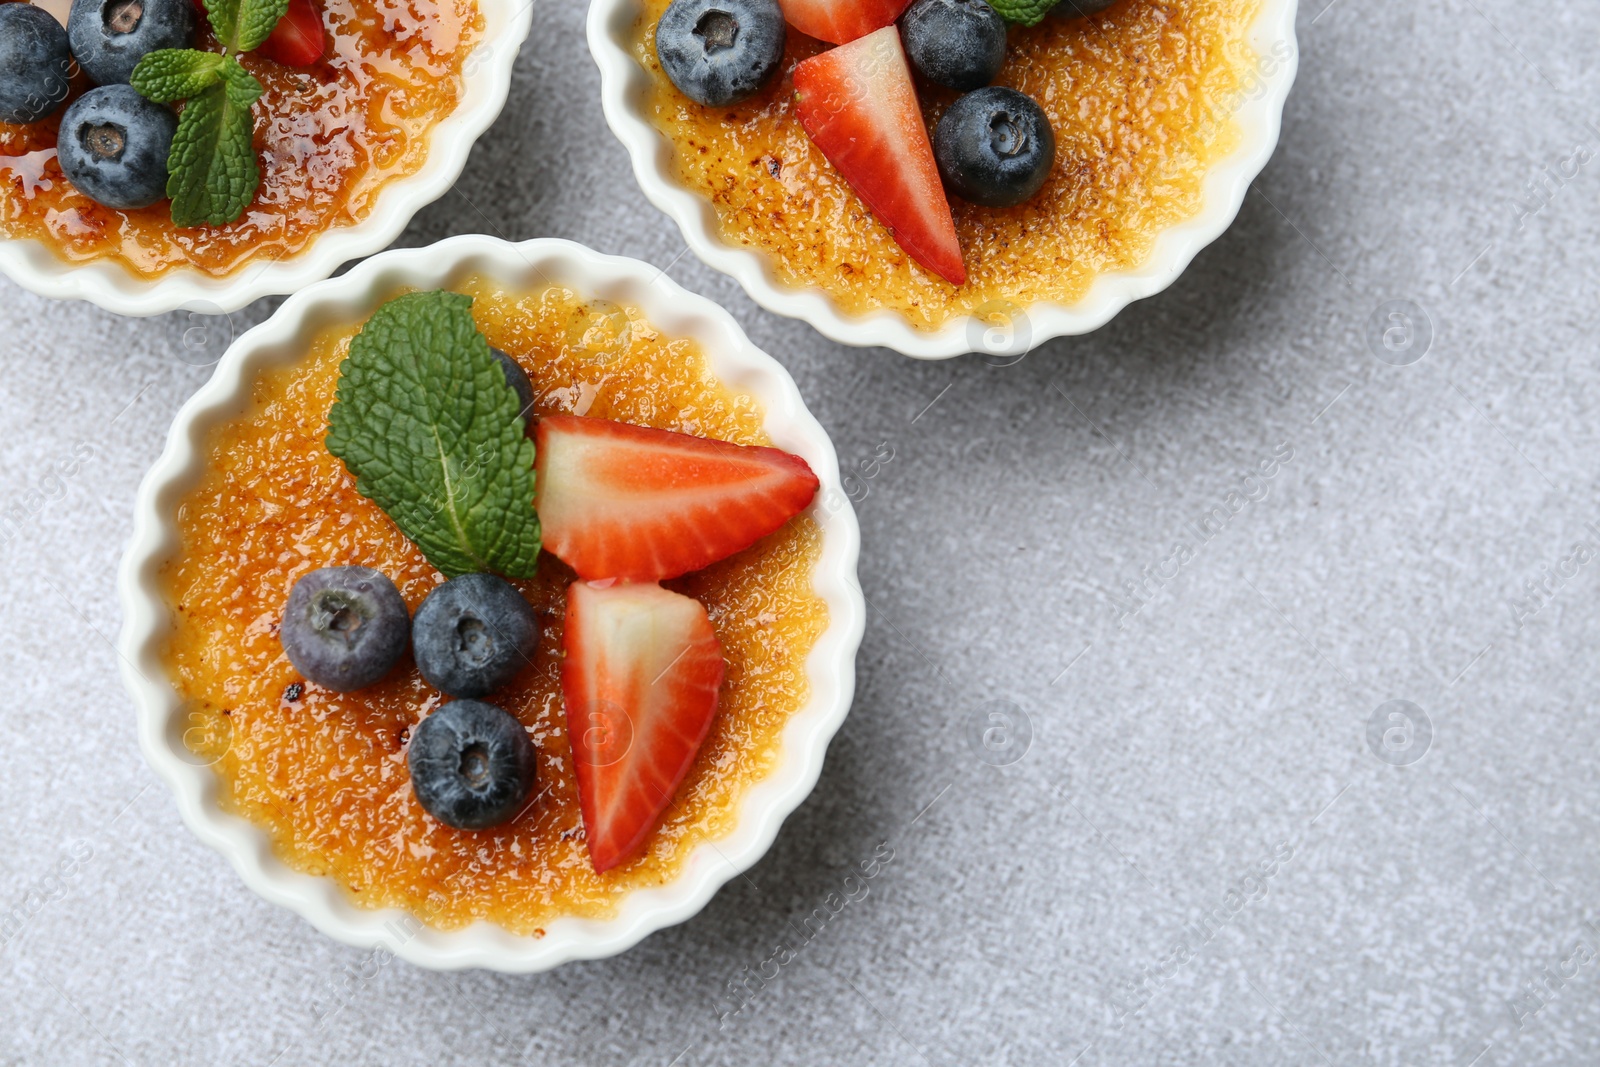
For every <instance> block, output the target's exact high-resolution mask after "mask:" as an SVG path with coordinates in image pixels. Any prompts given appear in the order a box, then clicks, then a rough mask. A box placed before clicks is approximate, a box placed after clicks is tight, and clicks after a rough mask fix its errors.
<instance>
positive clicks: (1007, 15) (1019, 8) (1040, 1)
mask: <svg viewBox="0 0 1600 1067" xmlns="http://www.w3.org/2000/svg"><path fill="white" fill-rule="evenodd" d="M1058 2H1059V0H989V6H990V7H992V8H994V9H995V11H997V12H998V13H999V15H1000V17H1001V18H1003V19H1005V20H1006V21H1007V22H1013V23H1016V24H1017V25H1019V26H1037V25H1038V24H1039V20H1040V19H1042V18H1044V16H1045V14H1046V13H1047V12H1048V11H1049V10H1050V9H1051V8H1053V7H1055V6H1056V4H1057V3H1058Z"/></svg>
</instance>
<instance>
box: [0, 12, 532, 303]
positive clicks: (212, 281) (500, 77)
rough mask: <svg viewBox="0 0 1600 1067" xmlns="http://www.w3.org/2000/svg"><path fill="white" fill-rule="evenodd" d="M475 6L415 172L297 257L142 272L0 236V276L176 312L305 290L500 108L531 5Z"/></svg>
mask: <svg viewBox="0 0 1600 1067" xmlns="http://www.w3.org/2000/svg"><path fill="white" fill-rule="evenodd" d="M478 10H479V11H480V12H481V13H482V14H483V21H484V27H483V38H482V40H481V41H480V43H479V44H478V46H477V47H476V48H474V49H473V50H472V52H471V53H469V54H468V56H467V59H466V62H465V63H464V64H463V66H462V83H463V87H462V94H461V100H460V103H459V104H458V105H457V107H456V109H455V111H453V112H452V113H451V114H450V115H448V116H446V117H445V118H444V119H442V120H441V121H440V122H439V123H438V124H437V125H436V126H434V128H433V130H432V131H431V132H430V134H429V143H428V155H427V158H426V159H425V160H424V161H423V164H422V167H421V169H419V170H418V171H417V172H416V173H414V174H411V175H408V176H406V177H403V178H396V179H394V180H393V181H390V182H388V183H386V184H385V185H384V186H383V187H382V188H381V189H380V190H379V191H378V198H377V200H376V202H375V203H374V204H373V205H372V210H371V211H370V213H369V214H368V215H367V217H366V218H365V219H363V220H361V221H360V222H358V223H356V224H355V225H353V226H338V227H334V228H333V229H330V230H327V231H325V232H324V233H322V234H320V235H319V236H317V237H316V238H314V239H313V240H312V242H311V244H309V245H308V246H306V248H304V249H303V250H301V251H300V252H299V253H297V254H295V255H292V256H286V257H284V258H283V259H279V260H275V261H271V262H265V263H253V262H250V263H246V264H244V265H243V266H241V267H239V268H238V269H237V270H234V271H233V272H232V273H230V274H228V275H227V276H225V277H221V278H216V277H213V276H211V275H209V274H206V273H205V272H203V271H200V270H196V269H195V268H193V267H178V268H175V269H173V270H171V271H169V272H168V273H166V274H163V275H161V276H159V277H155V278H145V277H141V276H140V275H138V274H136V273H134V271H133V270H132V269H130V268H129V267H128V266H126V265H125V264H123V263H121V262H119V261H116V260H110V259H99V260H94V261H92V262H89V263H81V264H75V263H69V262H67V261H66V260H65V259H62V258H61V257H60V256H58V255H57V254H56V253H55V252H54V251H52V250H51V249H50V248H49V247H47V246H46V245H44V244H43V243H42V242H39V241H35V240H31V239H29V240H7V239H5V238H0V274H4V275H5V276H6V277H8V278H10V279H11V280H12V281H14V282H16V283H17V284H18V285H20V286H22V287H23V288H24V289H28V290H30V291H32V292H35V293H38V294H39V295H40V296H48V297H53V298H55V299H58V300H87V301H89V302H90V303H92V304H98V305H99V306H100V307H103V308H105V309H106V310H107V311H113V312H116V313H117V314H119V315H138V316H143V315H161V314H165V313H167V312H169V311H177V310H180V309H182V310H186V311H195V312H199V313H201V314H206V315H222V314H227V313H230V312H234V311H237V310H239V309H240V308H242V307H244V306H245V305H246V304H249V303H252V302H253V301H256V300H259V299H261V298H262V297H264V296H276V295H279V294H283V293H292V292H295V291H297V290H299V289H303V288H304V287H306V286H307V285H310V284H311V283H313V282H320V281H322V279H324V278H327V277H330V276H331V275H332V274H333V272H334V271H336V270H338V269H339V268H340V267H341V266H343V265H344V264H345V263H348V262H349V261H350V260H353V259H360V258H361V257H363V256H370V255H372V254H373V253H374V252H377V251H380V250H382V249H385V248H388V247H389V245H390V244H392V243H394V239H395V238H396V237H398V236H400V231H401V230H404V229H405V228H406V224H407V223H409V222H410V221H411V217H412V216H413V215H415V214H416V213H417V212H418V211H420V210H421V209H422V208H423V207H425V206H427V205H428V204H431V203H433V201H435V200H437V199H439V197H441V196H443V195H444V194H445V193H446V192H448V191H449V190H450V187H451V186H453V185H454V184H455V183H456V179H457V178H459V177H460V176H461V169H462V168H463V167H464V166H466V163H467V155H468V154H469V153H470V152H471V151H472V145H473V143H474V142H475V141H477V139H478V137H479V136H480V135H481V134H482V133H483V131H484V130H487V129H488V128H489V126H490V124H491V123H493V122H494V120H495V119H496V118H497V117H498V116H499V114H500V109H501V108H502V107H504V106H505V102H506V94H507V93H508V92H509V91H510V89H511V67H512V64H513V63H515V62H516V58H517V52H518V51H519V50H520V49H521V48H522V42H523V41H524V40H526V39H527V36H528V30H529V28H530V27H531V26H532V24H533V5H532V4H531V3H528V2H527V0H478Z"/></svg>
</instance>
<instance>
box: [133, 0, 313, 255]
mask: <svg viewBox="0 0 1600 1067" xmlns="http://www.w3.org/2000/svg"><path fill="white" fill-rule="evenodd" d="M205 5H206V17H207V18H208V19H209V21H210V22H211V29H212V31H213V32H214V33H215V34H216V36H217V40H218V41H219V42H221V44H222V47H223V51H222V52H220V53H218V52H201V51H198V50H196V49H193V48H163V49H160V50H158V51H155V52H151V53H150V54H149V55H147V56H145V57H144V58H143V59H141V60H140V61H139V65H138V66H137V67H135V68H134V71H133V77H132V79H131V81H132V84H133V87H134V88H135V89H137V90H138V91H139V93H140V94H141V95H142V96H144V97H145V98H146V99H149V100H152V101H154V102H155V103H158V104H172V103H176V102H178V101H179V100H186V101H188V103H186V104H185V105H184V108H183V113H182V114H181V115H179V116H178V132H177V134H176V135H175V136H174V137H173V138H172V150H171V151H170V152H169V153H168V155H167V174H168V176H167V196H168V197H170V198H171V200H172V222H173V224H174V225H176V226H199V225H200V224H202V223H207V224H209V225H212V226H225V225H227V224H228V223H230V222H234V221H235V220H237V219H238V218H239V216H240V215H243V214H244V209H245V208H247V207H249V206H250V201H252V200H254V199H255V196H256V190H257V189H258V188H260V186H261V167H260V164H259V163H258V162H257V161H256V152H255V121H254V120H253V119H252V118H251V116H250V107H251V105H252V104H254V103H255V102H256V101H257V100H258V99H260V97H261V94H262V93H263V92H264V91H265V90H264V89H263V88H262V87H261V83H260V82H259V81H257V80H256V79H255V77H254V76H253V75H252V74H251V73H250V72H249V71H247V70H245V69H244V68H243V67H242V66H240V65H239V61H238V59H236V58H235V56H236V55H242V54H243V53H245V52H252V51H254V50H255V49H257V48H259V47H261V44H262V42H264V41H265V40H266V39H267V38H268V37H269V36H271V34H272V31H273V29H274V28H275V27H276V26H277V25H278V21H279V20H280V19H282V18H283V16H284V14H285V13H286V12H287V11H288V10H289V0H205Z"/></svg>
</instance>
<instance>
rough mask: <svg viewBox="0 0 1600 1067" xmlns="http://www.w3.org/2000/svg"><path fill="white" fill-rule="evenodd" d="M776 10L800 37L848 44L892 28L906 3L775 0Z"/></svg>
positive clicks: (900, 0)
mask: <svg viewBox="0 0 1600 1067" xmlns="http://www.w3.org/2000/svg"><path fill="white" fill-rule="evenodd" d="M778 6H779V7H781V8H782V9H783V17H784V19H785V20H786V21H787V22H788V23H789V25H791V26H793V27H794V28H795V29H797V30H799V31H800V32H801V33H804V34H806V35H808V36H811V37H815V38H816V39H817V40H819V41H827V42H828V43H829V44H849V43H850V42H851V41H854V40H855V39H856V38H858V37H865V36H866V35H867V34H869V33H871V32H873V31H874V30H881V29H883V28H884V27H885V26H892V25H894V23H895V20H896V19H898V18H899V17H900V16H901V15H902V14H903V13H904V12H905V9H906V8H907V7H908V6H910V0H778Z"/></svg>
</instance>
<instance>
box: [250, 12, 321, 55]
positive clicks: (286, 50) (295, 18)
mask: <svg viewBox="0 0 1600 1067" xmlns="http://www.w3.org/2000/svg"><path fill="white" fill-rule="evenodd" d="M324 46H325V41H324V37H323V30H322V13H321V12H320V11H318V10H317V5H316V2H315V0H289V11H288V13H287V14H285V15H284V16H283V18H282V19H280V20H279V21H278V25H277V26H276V27H274V28H273V30H272V34H271V36H269V37H268V38H267V39H266V40H265V41H263V42H262V44H261V47H260V48H257V49H256V54H257V55H261V56H266V57H267V58H268V59H271V60H274V61H275V62H278V63H282V64H284V65H285V66H289V67H309V66H311V65H312V64H314V63H316V62H317V60H319V59H321V58H322V52H323V48H324Z"/></svg>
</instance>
